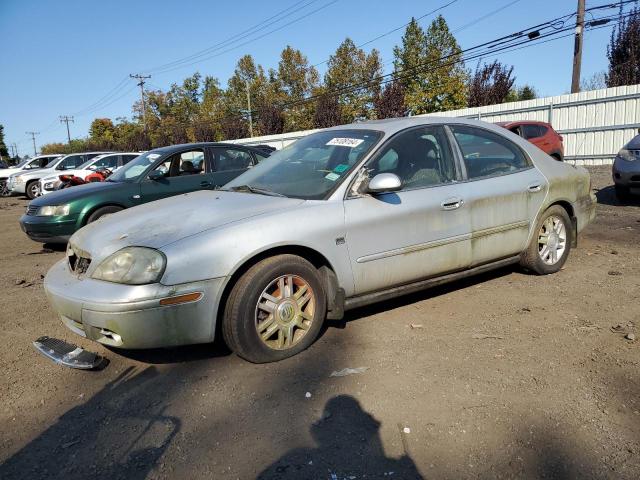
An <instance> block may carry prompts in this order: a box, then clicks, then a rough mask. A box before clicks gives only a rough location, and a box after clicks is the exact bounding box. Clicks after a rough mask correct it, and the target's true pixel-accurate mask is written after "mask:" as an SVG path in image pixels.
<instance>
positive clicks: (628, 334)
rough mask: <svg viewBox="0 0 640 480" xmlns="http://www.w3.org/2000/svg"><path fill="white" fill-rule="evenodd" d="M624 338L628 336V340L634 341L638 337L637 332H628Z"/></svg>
mask: <svg viewBox="0 0 640 480" xmlns="http://www.w3.org/2000/svg"><path fill="white" fill-rule="evenodd" d="M624 338H626V339H627V340H631V341H634V340H635V339H636V334H635V333H633V332H630V333H627V334H626V335H625V336H624Z"/></svg>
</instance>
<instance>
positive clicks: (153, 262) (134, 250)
mask: <svg viewBox="0 0 640 480" xmlns="http://www.w3.org/2000/svg"><path fill="white" fill-rule="evenodd" d="M166 263H167V260H166V258H165V256H164V254H163V253H162V252H159V251H158V250H155V249H153V248H146V247H125V248H123V249H122V250H118V251H117V252H116V253H114V254H113V255H111V256H110V257H108V258H106V259H105V260H104V261H103V262H102V263H101V264H100V265H98V268H96V269H95V271H94V272H93V275H92V276H91V278H95V279H96V280H105V281H107V282H114V283H125V284H128V285H143V284H145V283H154V282H157V281H158V280H160V277H162V274H163V273H164V267H165V265H166Z"/></svg>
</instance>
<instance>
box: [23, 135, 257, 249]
mask: <svg viewBox="0 0 640 480" xmlns="http://www.w3.org/2000/svg"><path fill="white" fill-rule="evenodd" d="M268 156H269V154H268V153H266V152H265V151H263V150H259V149H255V148H251V147H245V146H241V145H232V144H224V143H192V144H185V145H174V146H171V147H163V148H158V149H155V150H151V151H149V152H147V153H144V154H142V155H140V156H139V157H137V158H136V159H134V160H132V161H131V162H129V163H128V164H127V165H126V166H124V167H122V168H121V169H119V170H118V171H117V172H115V173H114V174H113V175H111V176H110V177H109V178H108V179H107V180H106V181H105V182H99V183H89V184H86V185H80V186H76V187H73V188H66V189H63V190H59V191H57V192H53V193H50V194H49V195H45V196H43V197H38V198H36V199H35V200H33V201H31V203H29V205H28V207H27V212H26V213H25V215H23V216H22V217H21V218H20V226H21V227H22V230H23V231H24V232H25V233H26V234H27V235H28V236H29V238H30V239H31V240H34V241H36V242H43V243H66V242H67V241H68V240H69V237H70V236H71V235H72V234H73V233H74V232H75V231H76V230H78V229H79V228H81V227H83V226H84V225H86V224H87V223H91V222H94V221H96V220H97V219H98V218H100V217H102V216H104V215H108V214H111V213H115V212H118V211H120V210H123V209H125V208H130V207H134V206H136V205H141V204H143V203H148V202H152V201H154V200H159V199H161V198H165V197H169V196H172V195H178V194H181V193H187V192H193V191H195V190H207V189H215V188H218V187H220V186H222V185H224V184H225V183H227V182H229V181H231V180H233V179H234V178H235V177H237V176H238V175H240V174H241V173H242V172H244V171H245V170H247V169H248V168H251V167H252V166H254V165H256V164H257V163H258V162H259V161H260V160H262V159H263V158H266V157H268Z"/></svg>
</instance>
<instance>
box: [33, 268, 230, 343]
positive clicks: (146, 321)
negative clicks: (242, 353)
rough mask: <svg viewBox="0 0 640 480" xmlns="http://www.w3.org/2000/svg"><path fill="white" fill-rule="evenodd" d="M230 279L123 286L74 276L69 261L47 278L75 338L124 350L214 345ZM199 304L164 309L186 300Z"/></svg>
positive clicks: (54, 300)
mask: <svg viewBox="0 0 640 480" xmlns="http://www.w3.org/2000/svg"><path fill="white" fill-rule="evenodd" d="M223 284H224V278H216V279H211V280H206V281H200V282H193V283H187V284H181V285H170V286H169V285H161V284H157V283H156V284H150V285H122V284H116V283H110V282H104V281H100V280H93V279H91V278H79V277H78V276H77V275H75V274H73V273H72V272H71V271H70V270H69V268H68V264H67V261H66V259H65V260H61V261H60V262H58V263H57V264H56V265H54V267H53V268H52V269H51V270H50V271H49V273H48V274H47V276H46V278H45V282H44V288H45V291H46V293H47V297H48V298H49V301H50V302H51V304H52V306H53V308H54V310H55V311H56V312H57V313H58V314H59V315H60V318H61V320H62V322H63V323H64V324H65V325H66V326H67V328H69V329H70V330H72V331H73V332H75V333H77V334H78V335H81V336H83V337H86V338H88V339H90V340H94V341H96V342H99V343H102V344H104V345H109V346H112V347H118V348H131V349H138V348H157V347H171V346H178V345H189V344H195V343H207V342H211V341H213V339H214V335H215V323H216V322H215V320H216V308H215V307H216V305H217V302H218V298H219V294H220V293H221V289H222V286H223ZM194 293H200V294H201V295H200V296H197V295H194V297H196V298H197V299H196V300H191V301H187V302H185V303H170V304H168V305H162V304H161V300H164V301H166V300H167V299H173V298H176V297H180V296H182V295H185V296H186V295H188V294H194Z"/></svg>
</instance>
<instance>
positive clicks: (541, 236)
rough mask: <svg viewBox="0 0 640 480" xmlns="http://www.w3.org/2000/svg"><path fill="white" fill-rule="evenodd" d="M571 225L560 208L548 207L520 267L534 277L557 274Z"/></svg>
mask: <svg viewBox="0 0 640 480" xmlns="http://www.w3.org/2000/svg"><path fill="white" fill-rule="evenodd" d="M572 238H573V223H572V222H571V218H569V214H568V213H567V211H566V210H565V209H564V208H562V207H561V206H560V205H553V206H552V207H549V208H548V209H547V210H545V212H544V213H543V214H542V215H541V216H540V218H539V219H538V221H537V223H536V226H535V229H534V230H533V235H532V237H531V241H530V243H529V246H528V247H527V250H525V251H524V252H523V254H522V257H521V260H520V265H522V266H523V267H524V268H526V269H527V270H529V271H532V272H535V273H537V274H538V275H548V274H550V273H556V272H557V271H559V270H560V269H561V268H562V266H563V265H564V263H565V262H566V261H567V258H568V257H569V252H570V251H571V239H572Z"/></svg>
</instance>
